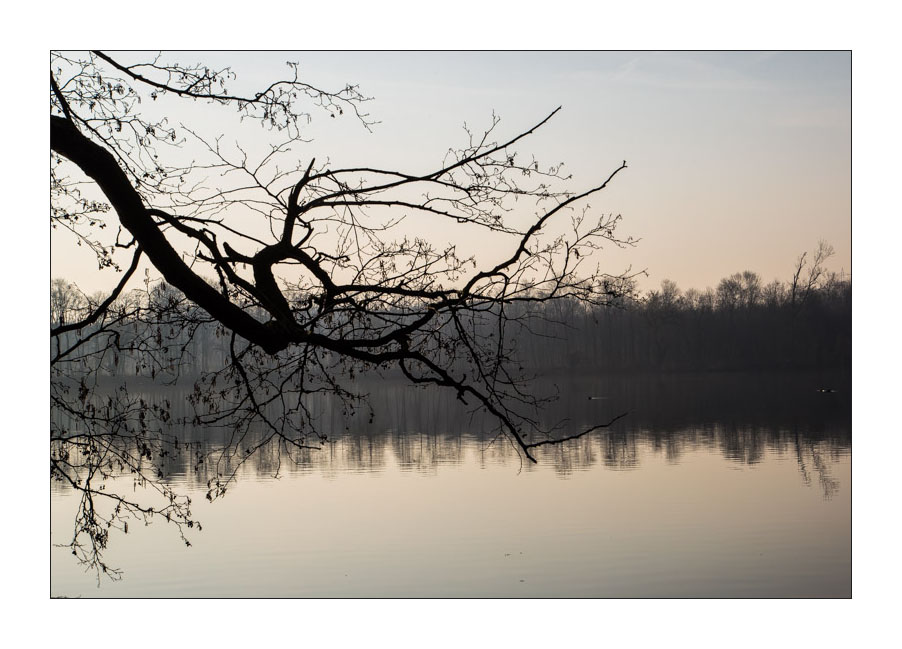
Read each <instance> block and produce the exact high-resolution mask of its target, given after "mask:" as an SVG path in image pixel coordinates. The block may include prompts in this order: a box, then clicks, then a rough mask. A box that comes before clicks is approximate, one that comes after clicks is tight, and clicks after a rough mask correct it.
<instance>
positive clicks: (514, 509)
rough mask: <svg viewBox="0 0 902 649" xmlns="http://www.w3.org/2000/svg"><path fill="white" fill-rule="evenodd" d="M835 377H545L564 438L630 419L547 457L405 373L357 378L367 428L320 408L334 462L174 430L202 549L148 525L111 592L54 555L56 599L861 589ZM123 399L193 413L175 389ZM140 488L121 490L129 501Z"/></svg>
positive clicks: (65, 500) (550, 411)
mask: <svg viewBox="0 0 902 649" xmlns="http://www.w3.org/2000/svg"><path fill="white" fill-rule="evenodd" d="M841 378H842V377H839V378H834V379H832V380H830V382H829V385H831V386H836V387H835V389H836V390H837V391H836V392H835V393H827V394H825V393H818V392H816V391H815V387H814V386H816V385H824V384H828V383H827V381H826V380H825V379H824V378H823V377H817V376H802V375H796V376H786V375H781V376H764V375H756V376H741V375H720V376H711V375H709V376H705V377H697V376H669V377H667V376H665V377H619V378H597V377H594V378H592V377H590V378H582V377H566V378H562V379H560V380H553V379H548V380H545V381H543V382H542V384H541V386H540V387H541V388H542V389H545V390H546V391H548V392H552V391H557V392H558V393H559V395H560V399H559V400H558V401H556V402H554V403H553V404H551V405H549V406H548V407H547V408H546V409H545V410H544V411H543V412H542V413H540V416H541V419H542V423H543V425H545V426H549V427H550V426H558V428H557V432H558V433H559V434H561V435H562V436H563V435H568V434H573V433H575V432H579V431H581V430H585V429H586V428H589V427H591V426H593V425H595V424H597V423H598V422H599V421H606V420H608V419H610V417H611V416H612V414H615V413H617V412H620V411H622V410H629V411H630V415H629V417H627V418H624V419H622V420H620V421H618V422H617V423H616V424H615V425H614V426H612V427H611V428H610V429H607V430H604V431H599V432H597V433H592V434H590V435H587V436H585V437H582V438H580V439H577V440H573V441H570V442H568V443H566V444H564V445H560V446H545V447H540V448H538V449H537V452H538V459H539V463H538V464H536V465H533V464H531V463H529V462H523V461H522V460H521V456H520V455H519V453H518V452H517V450H516V449H515V448H514V447H513V446H511V445H510V443H509V442H507V441H506V440H505V439H504V438H503V437H498V436H496V435H495V434H494V433H493V432H492V430H491V429H490V428H489V426H490V424H491V422H489V421H487V420H483V419H482V418H481V417H480V415H479V413H473V412H470V411H468V410H467V409H466V408H464V407H462V406H461V404H460V403H459V402H458V401H456V400H455V399H454V398H453V395H452V396H449V395H446V394H443V393H441V392H428V391H422V390H417V389H412V388H409V387H405V386H403V384H396V383H391V382H374V383H369V382H363V381H361V382H359V383H358V384H357V385H356V388H357V389H358V390H360V391H365V392H368V393H369V395H370V403H371V404H372V406H373V410H374V411H375V415H374V417H373V419H372V421H370V417H369V413H368V412H367V413H361V414H359V415H357V416H354V417H351V418H349V419H346V418H343V417H341V415H340V410H339V409H338V408H335V407H334V404H333V403H331V402H330V400H329V399H328V398H327V397H321V398H319V399H314V400H311V402H310V404H309V405H310V407H311V409H313V410H315V412H316V413H317V416H318V418H319V423H320V424H321V428H323V429H324V430H326V431H328V432H329V434H330V437H331V441H330V442H329V443H327V444H324V445H323V447H322V448H321V449H319V450H310V449H300V450H296V451H292V452H288V449H286V448H285V447H284V445H282V446H279V445H277V444H270V445H267V446H264V447H262V448H261V449H259V450H258V451H257V452H256V453H254V454H252V455H250V456H249V457H248V456H246V455H245V454H244V452H243V448H236V447H234V446H232V445H230V444H229V440H230V431H227V430H213V429H210V428H204V429H202V428H198V427H194V426H191V425H190V424H189V425H181V426H174V427H173V432H174V433H176V434H177V435H178V438H179V446H178V448H173V449H172V452H170V453H168V454H167V455H165V456H163V457H159V456H157V455H155V456H154V457H153V462H154V463H156V464H157V465H158V466H159V468H160V470H161V472H162V476H163V477H162V478H161V480H163V481H165V482H166V483H168V484H170V485H172V487H173V490H174V491H176V492H178V493H184V494H186V495H189V496H190V497H191V498H192V500H193V501H194V503H195V504H196V508H197V512H196V515H197V517H198V519H199V520H201V521H202V522H203V532H202V533H201V532H199V531H197V530H196V529H193V530H191V532H190V541H191V543H192V546H193V547H191V548H185V547H184V545H183V544H181V543H180V542H179V539H178V538H177V537H176V536H175V535H174V533H173V530H172V529H170V526H167V525H157V524H154V525H150V526H147V527H145V526H143V525H139V524H138V523H137V521H133V523H134V524H133V525H132V526H131V527H130V528H129V530H128V533H127V534H125V533H124V531H116V530H114V535H115V540H114V542H112V543H111V544H110V549H109V561H110V562H111V564H112V565H113V566H116V567H121V568H122V569H123V571H124V574H125V577H124V579H123V580H122V581H117V582H109V580H102V581H100V582H98V581H97V580H96V579H95V578H94V577H93V576H92V575H90V574H88V573H86V572H85V571H84V568H83V566H81V565H79V564H78V563H77V562H76V561H74V560H73V557H72V556H71V552H70V551H69V550H68V549H67V548H59V547H55V548H53V550H52V560H51V563H52V570H51V592H52V593H53V594H62V595H76V594H78V595H83V596H92V595H93V596H97V595H99V596H173V595H176V596H217V597H222V596H244V597H246V596H269V597H273V596H291V597H297V596H302V597H330V596H336V597H349V596H355V597H359V596H398V597H416V596H433V597H434V596H448V597H460V596H463V597H477V596H479V597H498V596H504V597H519V596H530V597H557V596H560V597H579V596H591V597H687V596H689V597H734V596H736V597H775V596H779V597H817V596H827V597H848V596H849V595H850V593H851V550H850V547H851V546H850V544H851V498H850V491H851V489H850V487H851V473H850V471H851V467H850V456H851V444H852V442H851V398H850V392H849V386H848V384H847V383H843V381H842V380H841ZM129 390H130V391H131V392H133V393H135V394H137V393H138V392H139V391H140V393H141V394H142V395H143V398H145V399H146V400H148V401H150V400H157V401H158V402H159V401H161V400H165V399H168V400H169V401H170V403H171V407H172V410H173V416H174V417H175V418H179V417H183V418H186V419H188V420H189V421H190V419H191V415H192V411H191V410H190V408H189V407H188V406H187V404H186V403H185V402H184V396H185V393H186V392H185V390H184V389H182V388H171V389H167V390H163V389H160V388H153V389H151V388H150V387H147V386H145V387H144V388H139V386H137V385H131V384H130V385H129ZM56 424H57V426H59V427H62V428H66V427H67V426H70V425H71V422H64V421H58V422H56ZM254 442H255V440H253V439H246V440H244V442H242V444H243V445H244V446H247V445H253V444H254ZM232 472H236V473H237V477H238V482H237V484H236V486H235V488H234V489H233V488H231V487H230V489H229V494H228V495H227V497H225V498H224V499H222V500H221V501H217V502H215V503H213V504H210V503H207V502H206V500H205V499H204V494H205V493H206V492H207V491H208V484H209V481H212V480H216V479H217V478H219V477H220V476H221V475H230V474H231V473H232ZM276 475H278V476H280V478H281V479H278V480H275V479H273V476H276ZM130 479H131V478H129V477H127V478H126V479H124V480H112V481H110V482H111V483H112V484H110V486H109V488H110V489H120V490H121V489H124V490H126V491H127V492H129V493H131V492H132V489H133V487H132V485H131V483H130V482H129V480H130ZM52 489H53V492H54V493H53V497H52V500H51V502H52V506H51V510H52V511H51V519H52V521H51V541H52V543H66V542H68V540H69V539H70V538H71V533H72V516H73V511H75V509H76V505H77V503H76V502H75V501H76V500H77V498H73V497H72V496H74V495H75V494H73V492H71V491H70V490H69V489H68V488H66V487H65V486H63V485H62V484H59V483H58V484H55V485H54V486H53V487H52ZM140 491H141V490H140V488H139V489H138V494H139V495H140ZM193 506H194V505H193ZM130 520H131V519H130ZM98 583H100V586H98Z"/></svg>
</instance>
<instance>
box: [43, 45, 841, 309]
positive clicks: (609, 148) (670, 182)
mask: <svg viewBox="0 0 902 649" xmlns="http://www.w3.org/2000/svg"><path fill="white" fill-rule="evenodd" d="M171 58H172V59H176V60H181V61H182V62H187V63H193V62H197V61H201V62H203V63H204V64H209V65H210V66H211V67H221V66H226V65H229V66H231V67H232V69H233V70H234V71H235V72H236V73H237V75H238V80H237V82H234V83H232V84H231V86H230V88H229V89H230V90H232V91H236V92H237V91H241V90H244V89H247V90H249V91H250V90H252V89H259V88H261V87H265V85H266V84H268V83H269V82H271V81H273V80H276V79H277V78H280V77H281V76H284V75H286V74H287V68H286V66H285V61H287V60H292V61H298V62H300V64H301V77H302V78H303V79H304V80H305V81H309V82H310V83H312V84H314V85H317V86H320V87H323V88H325V89H337V88H340V87H341V86H343V85H344V84H345V83H353V84H358V85H359V86H360V89H361V91H362V92H363V93H364V94H366V95H368V96H371V97H373V101H371V102H368V103H367V104H366V106H365V108H366V110H367V111H368V112H369V113H370V115H371V117H372V118H373V119H375V120H378V121H379V122H380V123H379V124H377V125H376V126H375V127H374V128H373V132H372V133H368V132H367V131H366V130H365V129H364V128H363V127H362V126H360V124H359V123H356V122H354V120H353V119H352V118H350V117H349V116H345V117H343V118H340V119H335V120H331V119H329V118H328V116H327V115H325V114H324V113H318V112H317V111H313V122H312V124H311V125H310V128H309V131H308V133H307V134H308V135H309V136H310V137H312V138H313V141H312V142H311V143H310V144H308V145H305V147H304V148H303V149H299V150H298V156H299V157H300V158H303V159H305V160H306V159H309V157H310V156H315V157H316V158H317V160H324V159H326V158H329V159H330V161H331V163H332V165H333V168H334V167H340V166H380V167H387V168H394V169H398V170H401V171H408V172H411V173H421V172H425V171H431V170H433V169H434V168H438V166H439V165H440V164H441V162H442V159H443V156H444V154H445V152H446V151H447V150H448V148H449V147H451V146H456V145H462V144H463V143H464V132H463V130H462V125H463V124H464V122H466V123H467V124H468V125H469V126H471V127H472V128H474V129H480V128H482V127H485V126H487V125H488V124H489V123H490V120H491V116H492V113H493V111H494V113H495V114H497V115H499V116H500V117H501V120H502V121H501V123H500V125H499V127H498V128H497V130H496V134H497V137H498V138H499V139H500V138H506V137H510V136H513V135H515V134H517V133H519V132H520V131H522V130H526V129H528V128H529V127H531V126H533V125H534V124H536V123H537V122H539V121H541V120H542V119H543V118H544V117H545V116H546V115H547V114H548V113H549V112H551V111H552V110H554V109H555V108H556V107H558V106H562V107H563V109H562V111H561V112H560V113H559V114H558V115H557V116H555V118H554V119H553V120H552V121H550V122H549V123H548V124H546V125H545V126H544V127H543V129H541V130H540V131H539V132H538V133H537V134H536V135H534V136H532V137H530V138H529V139H527V140H526V141H524V143H523V145H522V146H521V147H520V148H519V150H520V151H522V152H524V153H527V154H529V153H535V154H536V157H537V158H538V159H539V160H540V161H542V162H544V163H548V164H552V163H558V162H561V161H563V162H564V163H565V167H564V169H565V170H568V171H569V172H570V173H572V174H573V180H572V185H571V187H572V188H574V189H576V190H582V189H587V188H589V187H592V186H594V185H595V184H597V183H598V182H599V181H600V180H603V179H604V178H606V177H607V176H608V175H609V174H610V172H611V171H613V170H614V169H615V168H616V167H617V166H619V164H620V163H621V162H622V161H623V160H626V161H627V163H628V165H629V167H628V168H627V169H626V170H624V171H623V172H621V174H619V175H618V176H617V177H616V179H615V180H614V181H613V182H612V184H611V185H610V186H609V187H608V189H606V190H604V191H603V192H602V193H601V194H598V195H596V196H595V197H593V198H592V199H591V200H590V201H589V203H590V204H591V205H592V208H593V209H594V210H596V211H598V212H604V213H608V212H612V213H615V214H617V213H619V214H622V215H623V221H622V223H621V225H620V229H619V231H618V233H619V234H620V235H621V236H626V235H631V236H633V237H637V238H639V239H641V241H640V242H639V244H638V245H637V246H636V247H635V248H630V249H628V250H617V249H605V250H604V251H602V252H601V253H600V256H599V258H598V261H600V263H601V264H602V268H603V269H604V270H606V271H608V272H612V273H617V272H621V271H623V270H625V269H626V268H627V267H632V269H633V270H634V271H637V270H643V269H647V271H648V278H645V279H642V280H641V282H640V287H641V288H643V289H650V288H654V287H656V286H658V285H659V284H660V282H661V280H663V279H665V278H669V279H672V280H674V281H676V282H677V284H678V285H679V286H680V287H681V288H683V289H687V288H691V287H695V288H700V289H704V288H705V287H707V286H716V284H717V282H718V281H719V280H720V279H721V278H722V277H724V276H727V275H729V274H732V273H734V272H738V271H742V270H746V269H749V270H754V271H756V272H758V273H759V274H760V275H761V276H762V278H763V279H764V281H765V282H766V281H770V280H772V279H775V278H777V279H781V280H785V279H787V278H788V277H789V275H790V273H791V269H792V265H793V262H794V261H795V259H796V257H797V256H798V255H799V254H800V253H801V252H804V251H806V250H807V251H810V250H812V249H813V248H815V247H816V245H817V242H818V240H819V239H824V240H826V241H828V242H829V243H831V244H832V245H833V247H834V248H835V250H836V255H835V257H834V258H833V259H831V260H830V262H829V265H828V266H829V268H830V270H835V271H839V270H841V269H842V270H844V271H845V272H846V273H849V272H851V227H852V223H851V55H850V54H849V53H847V52H787V53H779V52H766V53H756V52H725V53H718V52H674V53H667V52H588V53H581V52H559V53H556V52H499V53H492V52H461V53H444V52H419V53H409V52H376V53H367V52H338V53H335V52H314V53H305V52H293V53H292V52H285V53H279V52H265V53H227V52H215V53H211V54H204V53H200V52H192V53H188V54H184V55H181V56H178V57H176V56H172V57H171ZM169 117H170V120H171V121H173V122H175V121H185V122H186V123H188V124H191V123H197V122H196V120H198V119H199V118H200V121H201V123H202V124H203V126H204V127H205V128H207V129H208V132H209V133H213V134H218V133H221V132H225V133H226V137H227V139H228V138H229V137H230V136H232V133H233V129H232V128H231V126H230V125H231V124H234V123H235V119H234V115H233V113H232V112H222V111H220V112H219V113H215V112H214V111H211V110H210V109H209V108H207V107H204V106H188V107H186V108H185V109H184V112H182V111H181V110H180V111H179V113H178V114H175V113H174V112H171V113H170V114H169ZM220 125H221V126H220ZM240 137H241V142H242V144H243V146H246V147H250V148H251V149H253V147H254V146H255V145H261V146H262V145H263V143H264V141H265V135H264V133H262V132H259V131H254V130H248V129H246V128H242V129H241V134H240ZM421 234H424V235H427V236H428V235H429V234H432V235H433V237H434V239H435V240H436V243H437V244H441V243H442V239H444V238H446V236H447V235H446V233H445V231H444V230H443V229H438V228H435V229H434V230H433V231H432V232H429V231H427V232H421ZM59 243H60V241H59V239H58V238H56V237H54V238H52V246H51V275H52V276H54V277H56V276H64V277H66V278H68V279H70V280H74V281H76V282H77V283H78V284H79V285H80V286H82V288H83V289H84V290H86V291H88V292H92V291H95V290H109V288H110V287H111V286H112V285H113V284H114V283H115V278H114V277H113V275H112V273H111V271H104V272H103V273H97V272H96V270H95V268H96V264H95V263H94V262H93V261H92V259H91V258H90V256H88V255H87V253H86V252H85V251H84V250H83V249H81V250H75V251H74V253H73V251H72V249H71V247H69V246H60V245H58V244H59ZM471 244H472V245H473V246H474V247H473V252H474V253H475V254H476V255H477V257H480V256H483V257H488V256H490V255H491V252H490V251H489V250H481V249H480V243H479V240H478V239H477V240H474V241H473V242H471ZM491 245H494V244H491ZM139 276H141V277H143V272H142V273H140V274H139Z"/></svg>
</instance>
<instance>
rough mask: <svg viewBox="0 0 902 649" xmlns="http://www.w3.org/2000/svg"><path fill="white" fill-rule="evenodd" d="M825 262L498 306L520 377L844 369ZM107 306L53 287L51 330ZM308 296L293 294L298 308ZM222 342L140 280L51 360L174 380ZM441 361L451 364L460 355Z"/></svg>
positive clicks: (208, 323) (187, 309) (839, 277)
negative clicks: (707, 282)
mask: <svg viewBox="0 0 902 649" xmlns="http://www.w3.org/2000/svg"><path fill="white" fill-rule="evenodd" d="M831 254H832V248H830V246H829V245H827V244H824V243H822V244H820V245H819V247H818V248H817V250H816V251H815V252H814V253H813V254H812V255H811V256H810V257H809V256H808V255H807V254H803V255H801V256H800V257H799V258H798V260H797V262H796V264H795V266H794V272H793V274H792V276H791V277H790V279H788V280H786V281H780V280H773V281H772V282H770V283H765V282H764V281H763V280H762V278H761V277H760V276H759V275H758V274H757V273H755V272H753V271H749V270H746V271H743V272H737V273H734V274H732V275H730V276H729V277H725V278H723V279H721V280H720V282H719V283H718V284H717V286H716V288H710V287H709V288H707V289H705V290H703V291H702V290H698V289H694V288H690V289H688V290H685V291H684V290H681V289H680V287H678V286H677V285H676V283H674V282H673V281H670V280H666V279H665V280H664V281H663V282H661V285H660V287H659V288H657V289H654V290H650V291H647V292H646V293H644V294H641V293H638V292H636V291H635V290H629V291H625V292H624V293H625V295H624V296H622V297H619V298H618V300H617V301H616V303H615V304H614V305H613V306H597V305H586V304H585V303H583V302H580V301H578V300H574V299H566V298H565V299H557V300H554V301H544V300H541V299H537V300H535V301H528V300H527V301H523V302H519V303H515V304H509V305H505V306H504V309H505V314H504V316H505V318H506V319H507V321H508V322H509V323H510V324H509V330H508V331H507V332H506V335H507V336H510V337H511V338H513V339H514V344H513V345H512V349H513V360H514V361H515V362H516V363H519V365H520V366H521V367H522V368H523V370H524V371H527V372H547V371H557V370H582V371H586V372H610V371H617V372H620V371H634V370H646V371H707V370H750V369H751V370H754V369H848V368H851V362H852V284H851V278H850V276H849V275H846V274H838V273H831V272H827V271H826V270H825V269H824V267H823V262H824V261H825V260H826V258H828V257H829V256H830V255H831ZM108 297H109V296H106V295H103V294H95V295H92V296H88V295H85V294H84V293H82V292H81V291H79V289H78V288H77V287H76V286H75V285H73V284H70V283H69V282H67V281H66V280H64V279H54V280H53V281H52V282H51V296H50V298H51V299H50V307H51V308H50V310H51V329H65V328H66V327H67V326H70V325H69V323H76V322H80V321H82V320H83V319H84V318H85V317H86V314H90V313H93V312H94V311H96V309H97V306H98V305H99V304H100V303H102V302H103V301H104V300H106V299H108ZM307 299H308V298H307V296H305V295H301V294H298V295H293V296H291V301H292V302H293V303H296V304H297V305H302V304H303V303H304V302H305V301H307ZM498 308H499V307H498V306H497V305H492V306H491V307H490V308H488V309H486V310H485V311H484V312H482V313H480V314H479V316H478V317H474V318H471V319H470V320H469V322H468V323H467V325H466V326H468V327H471V328H472V329H473V331H474V333H476V334H477V336H480V335H482V336H484V337H486V338H489V337H498V336H499V333H498V331H497V327H496V325H495V323H496V321H497V316H498V313H497V312H496V311H497V309H498ZM459 324H460V323H457V325H459ZM457 325H455V326H457ZM448 326H452V323H451V322H450V321H449V323H448ZM229 343H230V338H229V333H228V332H226V331H225V330H224V329H223V327H222V326H221V325H219V324H218V323H216V322H215V321H214V320H213V319H212V318H210V317H209V316H207V315H206V314H205V313H204V312H203V311H202V310H200V309H198V308H196V307H194V306H193V305H192V304H191V303H190V302H189V301H188V300H186V298H185V296H184V295H183V294H182V293H181V292H180V291H178V290H177V289H174V288H173V287H171V286H169V285H167V284H165V283H163V282H156V283H153V284H151V283H150V282H145V286H144V288H142V289H137V290H133V291H131V292H129V293H125V294H123V295H121V296H118V297H117V298H116V299H115V300H113V301H112V302H111V304H110V307H109V309H107V311H106V312H105V313H104V315H103V317H102V318H101V319H100V320H98V321H96V322H93V323H91V324H90V325H88V326H86V327H82V328H81V329H73V330H71V331H65V332H63V333H61V334H60V335H58V336H55V337H54V338H53V343H52V348H51V357H52V358H53V357H55V356H61V355H64V356H66V357H67V359H69V360H73V359H76V362H69V363H67V364H65V365H64V367H65V368H66V369H65V371H66V372H68V373H70V374H72V376H71V378H77V375H78V374H82V373H84V374H93V375H99V376H125V377H147V378H150V379H153V380H159V381H172V380H177V379H180V378H183V379H193V378H196V377H197V376H199V375H201V374H204V373H207V372H216V371H220V370H222V369H223V368H224V367H226V366H227V365H228V364H229V362H230V351H229ZM161 352H162V353H161ZM443 353H445V354H447V355H448V356H449V360H450V361H451V365H452V366H453V365H454V362H453V361H454V359H453V356H454V353H455V350H453V349H449V350H445V351H444V352H443ZM79 357H81V358H83V361H82V362H81V363H79V362H77V359H78V358H79ZM336 360H339V359H336ZM272 362H273V363H277V362H279V361H278V357H274V358H273V360H272ZM79 368H80V369H79ZM351 378H353V370H352V371H351Z"/></svg>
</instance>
